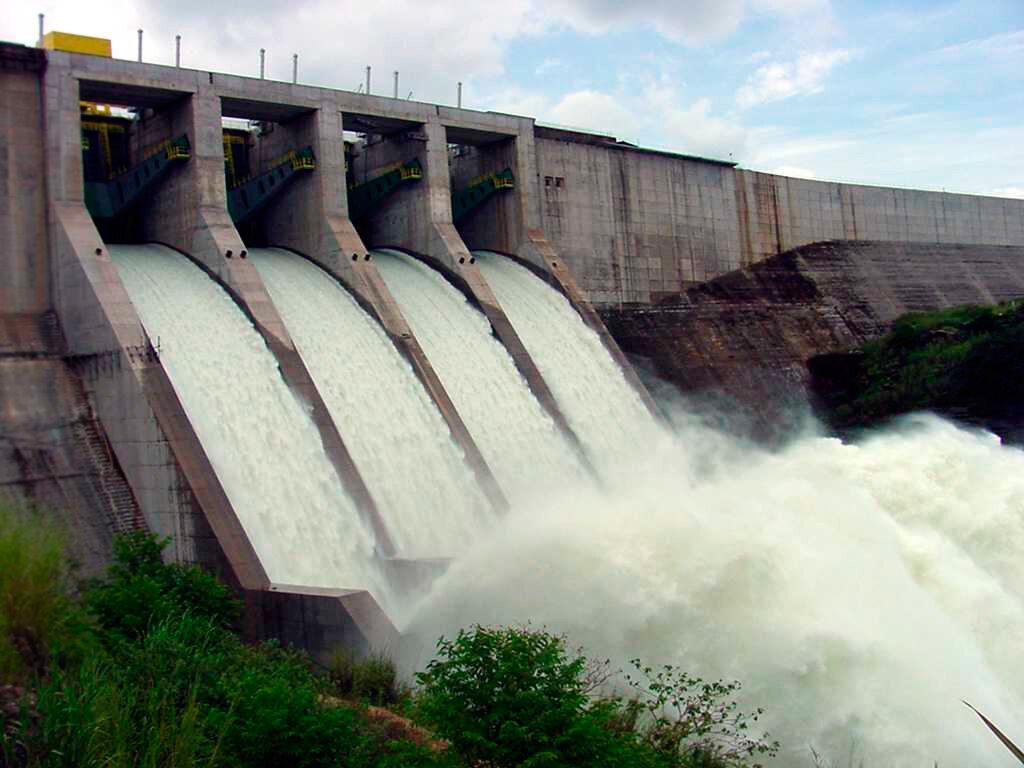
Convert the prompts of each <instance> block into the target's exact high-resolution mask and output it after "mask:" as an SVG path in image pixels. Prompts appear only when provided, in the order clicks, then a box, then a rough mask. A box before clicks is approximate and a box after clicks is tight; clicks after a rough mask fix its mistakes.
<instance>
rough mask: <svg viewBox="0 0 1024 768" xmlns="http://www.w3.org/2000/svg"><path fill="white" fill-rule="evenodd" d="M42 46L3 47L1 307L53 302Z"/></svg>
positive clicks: (36, 308) (41, 306) (25, 308)
mask: <svg viewBox="0 0 1024 768" xmlns="http://www.w3.org/2000/svg"><path fill="white" fill-rule="evenodd" d="M45 66H46V58H45V56H44V55H43V52H42V51H36V50H35V49H31V48H25V49H15V50H13V51H6V50H5V51H3V52H2V53H0V104H2V105H3V106H2V108H0V200H2V201H3V202H4V204H3V205H2V206H0V312H3V313H32V312H44V311H46V310H47V309H49V306H50V285H49V273H48V270H47V268H46V259H45V258H41V255H43V254H45V251H46V145H45V142H44V140H43V86H42V75H41V73H42V70H43V69H44V68H45Z"/></svg>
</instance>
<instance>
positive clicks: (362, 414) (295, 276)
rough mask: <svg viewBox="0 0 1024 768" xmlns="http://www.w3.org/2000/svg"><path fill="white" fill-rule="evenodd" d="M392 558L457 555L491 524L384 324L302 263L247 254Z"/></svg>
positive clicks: (281, 255) (276, 254)
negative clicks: (377, 517) (370, 502)
mask: <svg viewBox="0 0 1024 768" xmlns="http://www.w3.org/2000/svg"><path fill="white" fill-rule="evenodd" d="M249 258H251V259H253V260H254V262H255V264H256V266H257V267H258V268H259V271H260V275H261V276H262V277H263V281H264V283H265V284H266V286H267V290H268V291H269V292H270V296H271V298H272V299H273V301H274V305H275V306H276V307H277V310H278V312H280V313H281V316H282V318H283V319H284V321H285V325H286V326H287V327H288V331H289V333H290V334H291V337H292V339H293V340H294V342H295V344H296V346H297V347H298V349H299V352H300V353H301V355H302V358H303V360H304V361H305V363H306V365H307V367H308V368H309V371H310V374H311V375H312V376H313V381H314V382H315V383H316V386H317V389H318V390H319V392H320V394H321V396H322V397H323V398H324V402H325V403H326V404H327V408H328V410H329V411H330V413H331V417H332V418H333V419H334V423H335V424H336V425H337V426H338V429H339V430H340V431H341V435H342V438H343V439H344V441H345V445H346V446H347V447H348V450H349V452H350V453H351V454H352V459H353V461H354V462H355V464H356V466H357V467H358V468H359V471H360V473H361V474H362V476H363V479H364V481H365V482H366V484H367V486H368V487H369V489H370V493H371V494H372V495H373V497H374V499H375V500H376V502H377V506H378V508H379V509H380V512H381V515H382V516H383V518H384V520H385V523H386V525H387V527H388V530H389V532H390V533H391V535H392V537H393V539H394V542H395V546H396V548H397V550H398V554H399V555H401V556H403V557H440V556H453V555H456V554H458V553H459V552H461V551H462V550H463V549H464V548H465V546H466V545H467V544H468V543H469V542H470V541H471V540H472V537H473V534H474V533H476V532H479V530H480V529H481V528H482V526H483V525H484V524H485V523H486V522H487V521H489V520H490V519H491V518H492V513H491V511H490V509H489V506H490V505H489V504H488V502H487V499H486V498H485V497H484V495H483V493H482V492H481V491H480V489H479V486H478V484H477V482H476V478H475V477H474V475H473V473H472V471H471V470H470V469H469V467H468V466H467V465H466V463H465V461H464V460H463V455H462V451H461V450H460V449H459V448H458V446H457V445H456V444H455V442H454V441H453V440H452V438H451V434H450V432H449V430H448V427H447V425H446V424H445V422H444V419H442V418H441V414H440V412H439V411H438V410H437V408H436V407H435V406H434V404H433V402H432V401H431V400H430V398H429V396H428V395H427V393H426V390H425V389H424V388H423V386H422V385H421V384H420V382H419V380H418V379H417V378H416V374H415V373H414V372H413V370H412V367H411V366H410V365H409V363H408V362H406V361H405V359H403V358H402V356H401V355H400V354H399V353H398V350H397V349H396V348H395V346H394V345H393V344H392V343H391V340H390V339H389V338H388V337H387V334H386V333H385V332H384V330H383V329H382V328H381V327H380V324H379V323H377V322H376V321H375V320H373V319H372V318H371V317H369V316H368V315H367V314H366V313H365V312H364V311H363V310H362V308H360V306H359V305H358V304H357V303H356V301H355V299H354V298H352V296H350V295H349V294H348V292H347V291H345V289H344V288H342V287H341V286H340V285H339V284H338V282H337V281H336V280H335V279H334V278H332V277H331V276H330V275H328V274H327V273H326V272H324V271H323V270H322V269H320V268H319V267H317V266H316V265H315V264H313V263H311V262H309V261H307V260H306V259H304V258H302V257H301V256H298V255H296V254H294V253H289V252H288V251H284V250H280V249H275V248H265V249H264V248H261V249H256V248H254V249H252V250H250V251H249Z"/></svg>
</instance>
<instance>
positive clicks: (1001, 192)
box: [988, 187, 1024, 200]
mask: <svg viewBox="0 0 1024 768" xmlns="http://www.w3.org/2000/svg"><path fill="white" fill-rule="evenodd" d="M988 194H990V195H995V196H996V197H1016V198H1020V199H1021V200H1024V187H999V188H998V189H993V190H991V191H989V192H988Z"/></svg>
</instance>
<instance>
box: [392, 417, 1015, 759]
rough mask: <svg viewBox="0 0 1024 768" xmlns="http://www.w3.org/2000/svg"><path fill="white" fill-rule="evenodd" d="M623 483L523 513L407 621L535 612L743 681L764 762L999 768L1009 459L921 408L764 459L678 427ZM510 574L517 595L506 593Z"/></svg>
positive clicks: (1009, 678) (1004, 707) (1008, 590)
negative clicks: (768, 740) (768, 757)
mask: <svg viewBox="0 0 1024 768" xmlns="http://www.w3.org/2000/svg"><path fill="white" fill-rule="evenodd" d="M621 460H622V461H623V462H624V463H627V464H628V466H629V467H630V468H631V470H632V473H633V477H632V481H631V482H619V483H617V484H614V483H613V484H612V485H611V486H610V487H607V488H605V489H603V490H597V489H594V488H593V487H586V488H579V489H577V490H576V492H575V493H573V494H563V495H561V496H558V497H556V498H553V499H552V500H551V502H550V503H548V504H540V505H534V506H531V507H530V508H520V509H517V510H515V511H514V512H513V514H512V515H511V516H509V518H507V519H506V520H504V521H503V522H502V523H501V525H500V526H498V528H497V530H495V531H494V532H493V533H492V534H491V535H489V536H488V537H487V538H486V540H484V541H483V542H481V543H480V544H479V545H478V546H477V547H475V548H474V550H473V552H472V553H470V554H469V555H467V556H466V557H464V558H463V559H461V560H459V561H457V562H456V563H454V564H453V565H452V567H451V569H450V570H449V571H448V573H447V574H446V575H445V576H443V577H442V578H441V579H440V580H439V581H438V582H437V583H435V585H434V587H433V589H432V591H431V593H430V594H429V596H428V597H427V598H426V599H425V600H424V601H423V602H422V603H421V604H420V605H419V607H418V609H417V611H416V612H415V614H414V615H413V616H412V617H411V618H408V619H407V624H408V630H409V631H411V632H412V633H414V634H416V635H417V636H418V637H420V638H421V639H422V645H421V646H420V648H421V650H420V654H421V655H420V656H419V657H418V658H417V659H416V660H415V661H417V662H419V663H422V662H423V661H424V660H425V655H427V654H429V650H430V649H431V648H432V644H433V640H434V639H435V638H436V637H437V636H438V635H440V634H442V633H446V634H448V635H449V636H451V635H452V634H453V633H454V631H455V630H456V629H457V628H458V627H462V626H467V625H470V624H473V623H485V624H487V623H492V624H497V623H501V624H508V623H517V622H532V623H533V625H534V626H538V625H545V626H547V627H548V628H549V629H551V630H553V631H556V632H565V633H567V635H568V637H569V640H570V643H573V644H575V643H582V644H584V646H585V648H586V649H587V650H588V651H589V652H590V654H591V655H592V656H595V657H610V658H611V659H613V661H614V662H616V663H618V664H622V665H625V664H626V661H627V660H628V659H629V658H632V657H635V656H639V657H641V658H642V659H643V660H644V661H645V662H647V663H649V664H652V665H658V664H662V663H675V664H679V665H681V666H682V667H683V668H684V669H686V670H689V671H690V672H692V673H694V674H699V675H701V676H703V677H705V678H712V679H715V678H717V677H718V676H724V677H726V678H732V679H740V680H741V681H742V682H743V683H744V688H743V692H742V701H743V703H744V704H746V705H747V706H748V707H751V708H752V707H755V706H764V707H766V708H767V710H768V712H767V715H766V716H765V717H764V718H763V719H762V721H761V723H759V725H762V726H764V727H766V728H767V729H769V730H770V731H771V733H772V736H773V737H774V738H777V739H779V740H780V741H781V743H782V747H783V749H782V752H781V753H780V755H779V756H778V758H777V760H776V761H775V764H777V765H779V766H796V765H806V766H810V765H813V764H814V761H813V759H812V754H811V751H810V750H811V748H813V749H815V750H816V751H817V752H818V753H819V754H820V755H822V756H823V757H824V759H825V761H826V762H825V764H828V765H844V766H845V765H864V766H907V767H908V768H909V767H910V766H915V767H920V766H931V765H933V764H935V763H936V762H937V763H938V765H940V766H960V765H971V766H1011V765H1014V764H1015V763H1014V760H1013V758H1012V757H1011V756H1010V755H1009V753H1008V752H1007V751H1006V750H1005V748H1004V747H1003V746H1002V745H1000V744H999V743H998V742H997V741H996V740H995V739H994V738H993V737H992V735H991V734H990V733H989V732H988V731H987V730H986V729H985V727H984V726H983V724H982V723H981V722H980V721H979V720H978V719H977V718H976V716H975V715H974V714H973V713H971V712H970V711H969V710H968V709H967V708H966V707H964V705H963V704H962V703H961V699H966V700H967V701H970V702H971V703H972V704H974V705H975V706H977V707H979V708H980V709H981V710H982V711H984V712H985V713H986V714H988V715H989V716H990V717H992V718H993V719H994V720H995V721H996V722H997V723H998V724H1000V725H1001V726H1002V727H1003V728H1004V730H1005V731H1006V732H1007V733H1008V734H1009V735H1010V736H1011V738H1014V739H1020V740H1022V741H1024V722H1022V720H1021V717H1022V716H1021V713H1022V712H1024V706H1022V704H1024V670H1022V668H1021V665H1020V664H1019V655H1020V648H1021V643H1022V641H1024V558H1022V557H1021V552H1022V549H1024V452H1022V451H1020V450H1017V449H1013V448H1007V447H1003V446H1001V445H1000V444H999V441H998V439H997V438H995V437H994V436H992V435H990V434H987V433H982V432H978V431H966V430H963V429H959V428H957V427H955V426H953V425H951V424H949V423H947V422H944V421H941V420H939V419H937V418H934V417H929V416H923V417H915V418H913V419H910V420H907V421H906V422H904V423H903V424H902V425H901V426H900V427H898V428H893V429H890V430H887V431H885V432H882V433H879V434H877V435H875V436H873V437H870V438H867V439H864V440H862V441H860V442H857V443H854V444H844V443H842V442H840V441H839V440H836V439H831V438H822V437H814V436H811V437H807V438H803V439H800V440H797V441H794V442H793V443H792V444H790V445H788V446H787V447H785V448H783V449H780V450H778V451H776V452H773V453H770V452H767V451H761V450H757V449H754V448H750V447H744V446H742V445H740V444H738V443H735V442H733V441H731V440H729V439H728V438H726V437H724V436H722V435H720V434H716V433H713V432H711V431H709V430H706V429H703V428H699V427H696V426H693V425H692V424H683V425H680V426H678V427H677V431H676V439H675V440H673V441H668V442H662V443H659V444H657V445H656V446H652V447H651V448H649V449H648V450H647V451H645V452H644V453H642V454H635V455H633V456H623V457H622V458H621ZM512 584H514V585H515V588H514V589H512V588H510V585H512Z"/></svg>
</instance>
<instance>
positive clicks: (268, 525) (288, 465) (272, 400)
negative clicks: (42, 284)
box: [108, 245, 388, 600]
mask: <svg viewBox="0 0 1024 768" xmlns="http://www.w3.org/2000/svg"><path fill="white" fill-rule="evenodd" d="M108 250H109V252H110V255H111V258H112V260H113V261H114V263H115V264H116V265H117V268H118V271H119V273H120V276H121V279H122V281H123V283H124V285H125V288H126V289H127V290H128V293H129V296H130V297H131V299H132V303H133V304H134V306H135V308H136V311H137V312H138V315H139V318H140V319H141V321H142V324H143V326H144V327H145V329H146V332H147V333H148V334H149V336H150V337H151V338H154V339H156V338H159V340H160V342H159V344H160V362H161V365H162V366H163V369H164V370H165V371H166V373H167V376H168V378H169V379H170V381H171V383H172V385H173V387H174V390H175V393H176V394H177V396H178V398H179V399H180V401H181V404H182V407H183V408H184V411H185V413H186V415H187V417H188V419H189V421H190V423H191V425H192V427H193V429H194V430H195V432H196V434H197V435H198V437H199V440H200V441H201V443H202V446H203V450H204V451H205V452H206V454H207V455H208V457H209V460H210V463H211V464H212V466H213V469H214V471H215V472H216V474H217V477H218V479H219V480H220V482H221V484H222V485H223V487H224V490H225V493H226V494H227V496H228V498H229V500H230V502H231V505H232V507H233V509H234V512H235V514H236V515H237V516H238V518H239V520H240V522H241V524H242V526H243V528H244V530H245V533H246V535H247V536H248V538H249V540H250V542H251V544H252V546H253V548H254V550H255V552H256V553H257V555H258V557H259V559H260V562H261V564H262V565H263V567H264V569H265V570H266V573H267V575H268V577H269V578H270V580H271V581H272V582H274V583H278V584H301V585H306V586H309V587H322V588H347V589H359V588H364V589H369V590H371V591H373V592H374V593H375V594H376V595H377V596H378V598H383V599H385V600H386V596H387V592H388V589H387V582H386V578H385V574H384V571H383V569H382V567H381V565H380V563H379V562H378V561H377V558H376V557H375V553H374V537H373V533H372V531H371V530H370V528H369V526H368V525H367V523H366V522H365V521H364V520H363V518H362V517H361V515H360V514H359V512H358V510H357V509H356V507H355V505H354V503H353V501H352V499H351V498H350V496H349V495H348V493H346V491H345V489H344V487H343V486H342V484H341V481H340V480H339V478H338V475H337V473H336V471H335V469H334V467H333V465H332V464H331V462H330V460H329V459H328V458H327V456H326V454H325V452H324V448H323V444H322V441H321V437H320V434H319V432H318V431H317V428H316V426H315V425H314V424H313V421H312V419H311V417H310V413H309V408H308V405H307V404H306V403H305V402H303V401H302V400H300V399H299V398H298V397H297V396H296V395H295V393H293V392H292V391H291V389H289V387H288V386H287V384H286V383H285V382H284V380H283V379H282V377H281V373H280V370H279V368H278V363H277V361H276V360H275V358H274V356H273V354H272V353H271V352H270V350H269V349H268V348H267V345H266V342H265V341H264V339H263V337H262V336H261V335H260V334H259V333H258V332H257V330H256V329H255V328H254V327H253V325H252V323H251V322H250V320H249V319H248V318H247V317H246V315H245V314H244V313H243V312H242V311H241V309H240V308H239V307H238V305H236V303H235V302H234V300H233V299H232V298H231V296H229V295H228V293H227V292H226V291H225V290H224V289H223V288H222V287H221V286H220V285H219V284H218V283H217V282H216V281H214V280H213V279H212V278H211V277H210V276H208V275H207V274H206V273H205V272H204V271H203V270H202V269H200V268H199V267H197V266H196V265H195V264H193V263H192V262H191V261H189V259H188V258H187V257H185V256H183V255H182V254H180V253H178V252H176V251H173V250H172V249H170V248H167V247H165V246H159V245H146V246H129V245H115V246H109V248H108Z"/></svg>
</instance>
